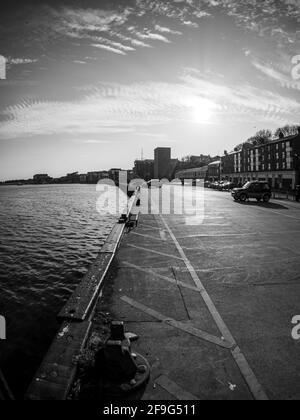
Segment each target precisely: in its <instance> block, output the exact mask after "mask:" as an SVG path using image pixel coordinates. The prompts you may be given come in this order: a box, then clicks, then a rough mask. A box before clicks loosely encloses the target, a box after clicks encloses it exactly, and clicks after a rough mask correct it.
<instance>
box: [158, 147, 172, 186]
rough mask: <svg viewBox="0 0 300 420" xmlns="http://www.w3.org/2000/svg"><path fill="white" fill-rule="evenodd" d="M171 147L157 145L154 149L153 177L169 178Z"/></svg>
mask: <svg viewBox="0 0 300 420" xmlns="http://www.w3.org/2000/svg"><path fill="white" fill-rule="evenodd" d="M170 172H171V148H170V147H158V148H156V149H155V150H154V178H156V179H162V178H168V179H169V178H170Z"/></svg>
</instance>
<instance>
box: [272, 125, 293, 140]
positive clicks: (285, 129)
mask: <svg viewBox="0 0 300 420" xmlns="http://www.w3.org/2000/svg"><path fill="white" fill-rule="evenodd" d="M280 133H283V134H284V136H294V135H296V134H297V133H298V126H297V125H288V124H287V125H285V126H284V127H280V128H277V130H276V131H275V133H274V135H275V137H279V135H280Z"/></svg>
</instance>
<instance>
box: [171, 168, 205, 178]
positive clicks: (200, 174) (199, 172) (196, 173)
mask: <svg viewBox="0 0 300 420" xmlns="http://www.w3.org/2000/svg"><path fill="white" fill-rule="evenodd" d="M207 171H208V166H201V168H191V169H184V170H182V171H178V172H176V174H175V178H177V179H206V177H207Z"/></svg>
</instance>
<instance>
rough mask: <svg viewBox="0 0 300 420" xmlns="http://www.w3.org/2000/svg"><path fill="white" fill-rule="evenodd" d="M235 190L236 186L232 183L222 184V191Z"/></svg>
mask: <svg viewBox="0 0 300 420" xmlns="http://www.w3.org/2000/svg"><path fill="white" fill-rule="evenodd" d="M233 188H234V184H233V183H232V182H230V181H225V182H223V183H222V184H221V186H220V189H221V190H222V191H230V190H232V189H233Z"/></svg>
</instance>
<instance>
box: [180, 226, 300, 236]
mask: <svg viewBox="0 0 300 420" xmlns="http://www.w3.org/2000/svg"><path fill="white" fill-rule="evenodd" d="M205 226H206V225H205ZM286 233H290V234H295V233H300V230H283V231H273V232H262V231H260V232H244V233H217V234H215V235H214V234H212V235H211V234H210V235H206V234H201V233H199V234H196V235H187V236H178V238H177V239H192V238H222V237H227V236H249V235H254V236H268V235H271V236H273V235H275V236H277V235H283V234H286Z"/></svg>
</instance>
